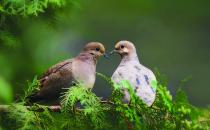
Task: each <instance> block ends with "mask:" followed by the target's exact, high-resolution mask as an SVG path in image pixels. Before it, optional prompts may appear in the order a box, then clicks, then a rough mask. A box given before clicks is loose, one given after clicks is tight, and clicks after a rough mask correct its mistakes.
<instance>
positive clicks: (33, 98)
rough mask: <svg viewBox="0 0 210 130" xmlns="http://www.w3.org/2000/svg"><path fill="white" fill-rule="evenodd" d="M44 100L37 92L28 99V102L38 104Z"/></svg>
mask: <svg viewBox="0 0 210 130" xmlns="http://www.w3.org/2000/svg"><path fill="white" fill-rule="evenodd" d="M42 100H43V97H41V96H40V95H39V94H38V93H37V92H35V93H33V94H31V95H29V96H28V97H26V101H27V102H28V103H36V102H40V101H42Z"/></svg>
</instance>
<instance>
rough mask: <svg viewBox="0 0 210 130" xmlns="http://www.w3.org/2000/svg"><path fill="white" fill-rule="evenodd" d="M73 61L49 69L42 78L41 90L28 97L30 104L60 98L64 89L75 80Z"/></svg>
mask: <svg viewBox="0 0 210 130" xmlns="http://www.w3.org/2000/svg"><path fill="white" fill-rule="evenodd" d="M72 61H73V59H69V60H65V61H63V62H60V63H58V64H56V65H54V66H52V67H51V68H49V69H48V70H47V71H46V72H45V73H44V74H43V76H42V77H41V78H40V90H39V91H37V92H34V93H33V94H32V95H30V96H28V99H29V102H40V101H45V100H46V99H52V100H53V99H56V98H58V97H59V96H60V94H61V92H62V88H63V87H68V86H69V84H70V83H71V82H72V80H73V78H72V77H73V76H72Z"/></svg>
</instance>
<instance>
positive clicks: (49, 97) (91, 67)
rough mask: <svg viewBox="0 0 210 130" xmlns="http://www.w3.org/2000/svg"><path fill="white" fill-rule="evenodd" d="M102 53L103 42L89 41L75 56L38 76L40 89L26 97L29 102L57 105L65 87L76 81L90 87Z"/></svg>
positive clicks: (103, 51) (103, 52) (92, 84)
mask: <svg viewBox="0 0 210 130" xmlns="http://www.w3.org/2000/svg"><path fill="white" fill-rule="evenodd" d="M102 55H104V56H106V53H105V48H104V46H103V44H101V43H99V42H90V43H88V44H87V45H86V46H85V47H84V49H83V51H81V53H80V54H79V55H78V56H76V57H75V58H72V59H67V60H65V61H62V62H60V63H57V64H55V65H54V66H52V67H51V68H49V69H48V70H47V71H46V72H45V73H44V75H43V76H42V77H41V78H40V80H39V82H40V87H39V88H40V89H39V91H37V92H36V93H34V94H32V95H30V96H29V97H28V99H29V102H44V103H45V102H55V103H54V104H56V105H57V104H59V102H60V101H59V97H60V96H61V94H62V93H63V92H64V91H65V90H66V89H65V88H69V87H70V86H72V85H74V84H75V83H76V82H79V83H82V84H83V85H84V87H86V88H87V89H92V88H93V86H94V83H95V79H96V64H97V60H98V58H99V57H100V56H102Z"/></svg>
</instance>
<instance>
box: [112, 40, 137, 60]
mask: <svg viewBox="0 0 210 130" xmlns="http://www.w3.org/2000/svg"><path fill="white" fill-rule="evenodd" d="M114 53H118V54H120V55H121V56H122V57H124V56H136V48H135V46H134V44H133V43H132V42H130V41H119V42H117V43H116V45H115V49H114V50H113V51H111V52H110V54H111V55H112V54H114Z"/></svg>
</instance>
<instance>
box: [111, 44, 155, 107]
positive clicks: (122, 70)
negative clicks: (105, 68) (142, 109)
mask: <svg viewBox="0 0 210 130" xmlns="http://www.w3.org/2000/svg"><path fill="white" fill-rule="evenodd" d="M113 53H118V54H119V55H120V56H121V62H120V64H119V66H118V67H117V69H116V70H115V72H114V73H113V75H112V77H111V79H112V80H113V81H114V82H115V83H116V84H118V85H121V86H122V84H121V81H123V80H127V81H129V82H130V84H131V86H132V88H133V90H134V92H135V94H136V96H138V97H139V98H140V99H141V100H143V102H144V103H145V104H146V105H147V106H151V105H152V104H153V102H154V100H155V96H156V90H155V87H153V86H152V84H153V82H154V83H156V77H155V75H154V74H153V72H152V71H151V70H150V69H148V68H146V67H145V66H143V65H142V64H140V62H139V58H138V56H137V53H136V48H135V46H134V44H133V43H132V42H130V41H119V42H118V43H117V44H116V45H115V49H114V50H113V51H112V52H111V53H110V54H113ZM122 90H123V93H124V99H123V101H124V102H125V103H129V101H130V95H129V93H128V91H127V90H126V89H122Z"/></svg>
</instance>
